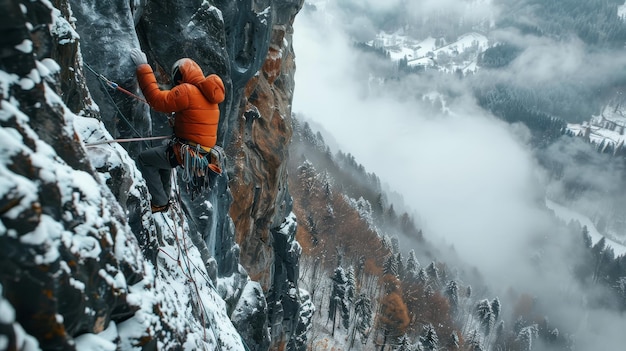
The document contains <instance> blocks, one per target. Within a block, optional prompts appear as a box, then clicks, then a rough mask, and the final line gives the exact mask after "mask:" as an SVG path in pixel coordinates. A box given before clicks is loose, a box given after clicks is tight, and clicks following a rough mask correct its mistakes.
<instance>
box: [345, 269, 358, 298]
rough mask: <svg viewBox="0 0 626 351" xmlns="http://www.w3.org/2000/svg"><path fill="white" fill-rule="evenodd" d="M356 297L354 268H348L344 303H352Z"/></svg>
mask: <svg viewBox="0 0 626 351" xmlns="http://www.w3.org/2000/svg"><path fill="white" fill-rule="evenodd" d="M355 295H356V276H355V275H354V267H353V266H350V267H348V271H347V273H346V301H348V302H349V303H352V302H354V297H355Z"/></svg>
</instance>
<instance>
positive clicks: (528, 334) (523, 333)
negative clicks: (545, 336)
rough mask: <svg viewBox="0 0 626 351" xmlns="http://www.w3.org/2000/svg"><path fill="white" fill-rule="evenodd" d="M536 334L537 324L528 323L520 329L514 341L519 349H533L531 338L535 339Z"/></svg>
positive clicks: (526, 350) (537, 333)
mask: <svg viewBox="0 0 626 351" xmlns="http://www.w3.org/2000/svg"><path fill="white" fill-rule="evenodd" d="M538 335H539V328H538V326H537V324H533V325H529V326H527V327H524V328H522V330H520V332H519V333H518V334H517V338H516V339H515V341H517V342H518V344H519V346H520V349H521V350H523V351H530V350H532V349H533V340H536V339H537V337H538Z"/></svg>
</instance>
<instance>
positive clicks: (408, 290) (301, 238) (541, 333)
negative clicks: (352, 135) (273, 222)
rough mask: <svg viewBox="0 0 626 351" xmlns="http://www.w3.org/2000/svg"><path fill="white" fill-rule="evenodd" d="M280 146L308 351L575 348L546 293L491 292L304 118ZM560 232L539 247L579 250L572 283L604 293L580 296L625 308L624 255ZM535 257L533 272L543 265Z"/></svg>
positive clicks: (540, 241) (539, 242)
mask: <svg viewBox="0 0 626 351" xmlns="http://www.w3.org/2000/svg"><path fill="white" fill-rule="evenodd" d="M290 153H291V161H290V165H289V174H290V177H289V188H290V191H291V193H292V195H293V199H294V212H295V213H296V215H297V217H298V218H299V226H298V232H297V238H298V242H299V243H300V244H301V245H302V248H303V255H302V259H301V268H300V271H301V276H302V279H301V281H302V287H303V288H304V289H306V290H308V291H309V293H310V296H311V301H312V303H313V304H314V306H315V308H316V312H315V314H314V316H313V317H312V318H313V321H314V327H313V329H312V332H311V335H310V336H309V345H308V348H309V349H312V350H381V351H384V350H533V349H537V345H544V346H545V347H548V346H549V347H551V348H550V349H557V350H573V349H574V344H573V342H572V339H573V338H572V334H570V333H573V332H574V331H571V330H566V329H563V328H560V326H558V325H554V324H552V323H551V322H550V321H549V316H548V315H546V312H545V308H546V306H545V301H542V299H541V298H540V297H538V296H536V295H533V294H532V293H525V292H523V291H515V292H514V291H511V292H509V293H508V294H507V296H501V297H498V296H489V291H490V290H491V289H490V288H489V284H492V283H493V282H484V281H482V280H481V279H480V273H479V272H475V271H474V270H473V269H471V268H470V267H469V266H468V265H467V264H463V263H459V262H458V261H455V260H454V259H452V258H451V255H450V253H447V252H444V251H442V250H440V249H438V248H436V247H435V246H434V245H433V244H432V243H430V242H429V241H428V240H427V238H425V234H424V233H422V230H421V229H419V228H418V227H416V225H415V222H414V221H413V219H412V216H411V215H409V214H408V213H406V212H402V213H401V214H398V213H395V210H394V207H393V205H394V204H393V203H390V202H388V200H387V196H386V194H385V192H384V191H383V190H382V188H381V185H380V179H378V177H377V176H376V175H375V174H372V173H368V172H367V171H366V170H365V169H364V167H363V166H361V165H359V164H358V162H357V161H356V160H355V159H354V157H353V156H350V155H346V154H344V153H342V152H337V153H336V154H334V155H333V153H332V152H331V150H330V148H329V147H328V146H327V145H326V144H325V142H324V139H323V137H322V135H321V134H320V133H319V132H317V133H316V132H314V131H313V130H312V129H311V127H310V126H309V125H308V123H302V122H300V121H299V120H298V119H294V136H293V141H292V146H291V149H290ZM370 201H372V202H370ZM560 228H561V229H560V231H559V232H558V233H551V234H550V235H548V236H545V235H541V236H540V237H538V239H537V242H536V244H535V245H536V249H537V250H538V252H539V251H542V250H545V247H556V246H562V245H567V246H569V247H571V249H570V250H569V252H572V253H576V255H575V256H576V257H579V258H580V257H582V258H584V259H583V260H582V261H576V263H574V262H575V261H572V264H573V265H574V266H575V267H576V272H575V273H576V274H575V277H576V279H577V281H578V282H579V284H581V286H583V287H587V288H589V289H595V288H597V287H601V288H602V289H606V294H602V295H601V296H602V297H601V298H600V297H597V298H593V299H592V300H590V301H589V302H590V303H593V304H597V305H601V306H606V307H607V308H609V307H610V308H619V309H621V310H622V311H624V310H626V294H625V293H624V291H625V290H624V289H626V283H625V280H624V278H623V277H622V276H621V275H623V272H624V271H625V269H626V267H625V266H624V264H625V259H624V257H623V256H622V257H615V255H614V254H613V253H612V249H611V248H609V247H607V246H606V245H605V244H604V243H603V242H599V243H596V244H595V245H593V244H591V240H590V238H589V237H588V235H585V234H583V235H581V234H580V233H584V232H585V230H586V229H585V228H582V227H581V226H580V225H577V224H574V223H572V224H570V226H569V227H565V226H561V227H560ZM571 233H579V234H578V235H571ZM583 239H584V240H583ZM548 254H554V253H552V252H550V251H549V250H548V252H544V253H543V254H542V255H548ZM539 257H540V256H533V257H532V260H534V262H535V263H534V265H535V266H536V269H537V272H538V274H540V273H539V272H541V270H544V269H547V270H549V269H550V267H549V266H545V267H544V265H546V264H548V262H549V260H547V259H546V258H539ZM448 262H454V263H453V264H450V263H448ZM594 296H596V295H594ZM505 311H506V312H505ZM533 345H534V346H533Z"/></svg>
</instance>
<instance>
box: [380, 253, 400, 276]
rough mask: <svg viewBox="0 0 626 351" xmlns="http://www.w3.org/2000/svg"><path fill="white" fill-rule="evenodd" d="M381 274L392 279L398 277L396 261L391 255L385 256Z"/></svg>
mask: <svg viewBox="0 0 626 351" xmlns="http://www.w3.org/2000/svg"><path fill="white" fill-rule="evenodd" d="M383 273H384V274H390V275H393V276H394V277H397V276H398V261H397V260H396V258H395V257H394V256H393V255H389V256H387V259H386V260H385V263H384V264H383Z"/></svg>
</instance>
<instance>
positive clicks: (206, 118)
mask: <svg viewBox="0 0 626 351" xmlns="http://www.w3.org/2000/svg"><path fill="white" fill-rule="evenodd" d="M179 71H180V73H181V74H182V81H181V82H182V83H181V84H179V85H177V86H175V87H174V88H172V90H161V89H159V86H158V85H157V81H156V78H155V76H154V72H153V71H152V67H150V65H149V64H143V65H139V66H138V67H137V80H138V81H139V86H140V87H141V91H142V92H143V95H144V96H145V97H146V100H147V101H148V103H149V104H150V107H152V108H153V109H155V110H156V111H159V112H164V113H170V112H175V113H176V114H175V123H174V134H175V135H176V136H177V137H178V138H181V139H185V140H188V141H192V142H195V143H198V144H200V145H202V146H207V147H213V146H214V145H215V143H216V142H217V124H218V122H219V119H220V110H219V108H218V106H217V104H219V103H220V102H222V101H224V95H225V92H224V83H223V82H222V79H221V78H220V77H219V76H217V75H215V74H211V75H209V76H207V77H206V78H205V77H204V74H203V73H202V69H201V68H200V66H198V64H197V63H196V62H195V61H193V60H191V59H183V61H182V62H181V63H180V65H179Z"/></svg>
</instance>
